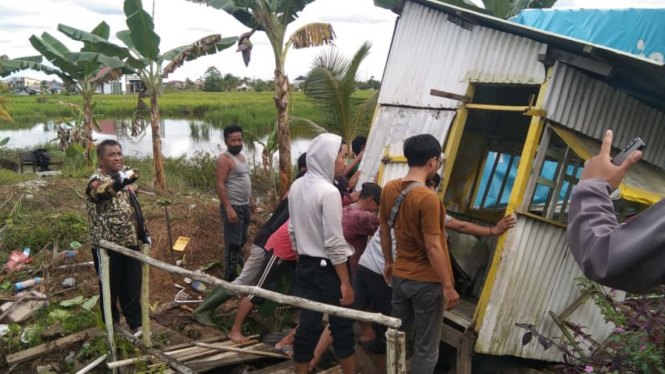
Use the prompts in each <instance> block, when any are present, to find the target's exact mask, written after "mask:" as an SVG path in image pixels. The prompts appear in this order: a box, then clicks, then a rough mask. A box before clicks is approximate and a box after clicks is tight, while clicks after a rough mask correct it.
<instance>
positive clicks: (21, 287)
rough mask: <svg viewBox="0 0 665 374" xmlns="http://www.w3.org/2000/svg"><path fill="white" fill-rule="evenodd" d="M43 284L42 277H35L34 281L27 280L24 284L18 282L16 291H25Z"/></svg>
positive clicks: (15, 284)
mask: <svg viewBox="0 0 665 374" xmlns="http://www.w3.org/2000/svg"><path fill="white" fill-rule="evenodd" d="M40 283H42V278H40V277H34V278H32V279H27V280H24V281H22V282H16V283H14V289H15V290H16V291H20V290H24V289H26V288H30V287H32V286H34V285H36V284H40Z"/></svg>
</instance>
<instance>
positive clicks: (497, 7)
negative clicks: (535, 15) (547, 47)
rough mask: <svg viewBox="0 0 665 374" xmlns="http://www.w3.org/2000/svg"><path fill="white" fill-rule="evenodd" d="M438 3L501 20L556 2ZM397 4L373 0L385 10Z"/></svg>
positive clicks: (489, 0)
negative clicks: (482, 6)
mask: <svg viewBox="0 0 665 374" xmlns="http://www.w3.org/2000/svg"><path fill="white" fill-rule="evenodd" d="M438 1H440V2H442V3H447V4H451V5H455V6H458V7H460V8H466V9H470V10H474V11H476V12H481V13H487V14H491V15H493V16H495V17H499V18H503V19H508V18H511V17H514V16H516V15H518V14H519V12H521V11H522V10H524V9H545V8H551V7H552V6H553V5H554V3H556V0H482V1H483V5H484V6H485V7H484V8H480V7H478V6H476V5H475V4H474V3H473V2H471V1H470V0H438ZM399 2H400V0H374V5H376V6H378V7H381V8H386V9H395V8H396V6H397V5H398V3H399Z"/></svg>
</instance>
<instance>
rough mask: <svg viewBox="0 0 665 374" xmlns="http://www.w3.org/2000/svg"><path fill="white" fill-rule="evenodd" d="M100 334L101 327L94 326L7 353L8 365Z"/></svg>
mask: <svg viewBox="0 0 665 374" xmlns="http://www.w3.org/2000/svg"><path fill="white" fill-rule="evenodd" d="M96 335H99V329H98V328H97V327H92V328H89V329H87V330H84V331H81V332H77V333H76V334H72V335H69V336H65V337H64V338H60V339H58V340H54V341H52V342H48V343H44V344H40V345H38V346H36V347H32V348H29V349H26V350H24V351H21V352H16V353H13V354H10V355H7V365H10V366H11V365H13V364H16V363H19V362H23V361H26V360H31V359H33V358H36V357H39V356H42V355H44V354H46V353H49V352H51V351H54V350H56V349H64V348H66V347H69V346H71V345H74V344H76V343H80V342H82V341H84V340H86V339H88V338H91V337H93V336H96Z"/></svg>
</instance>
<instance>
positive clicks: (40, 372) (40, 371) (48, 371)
mask: <svg viewBox="0 0 665 374" xmlns="http://www.w3.org/2000/svg"><path fill="white" fill-rule="evenodd" d="M57 373H58V370H57V369H56V368H54V367H53V364H50V365H46V366H37V374H57Z"/></svg>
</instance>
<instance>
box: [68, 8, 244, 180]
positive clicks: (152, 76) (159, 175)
mask: <svg viewBox="0 0 665 374" xmlns="http://www.w3.org/2000/svg"><path fill="white" fill-rule="evenodd" d="M123 9H124V12H125V16H126V17H127V19H126V23H127V27H128V28H129V30H123V31H120V32H118V33H117V34H116V36H117V37H118V39H120V40H121V41H122V42H123V43H124V44H125V46H126V48H125V47H119V46H117V45H115V44H112V43H110V42H108V41H100V40H97V39H96V38H95V37H94V35H90V34H88V33H83V32H81V31H80V30H76V29H73V28H67V29H60V27H59V29H60V31H63V32H64V33H65V34H67V35H68V36H70V37H71V38H73V39H75V40H81V41H91V40H94V41H95V42H96V43H99V44H101V45H103V46H105V47H107V48H109V49H120V50H122V51H123V52H124V54H125V56H126V61H125V62H126V64H127V67H128V69H129V72H130V73H133V74H136V75H138V76H139V77H140V78H141V82H142V83H143V85H144V86H145V89H146V95H147V97H149V98H150V125H151V126H150V127H151V129H152V155H153V162H154V165H155V187H156V188H157V189H159V190H164V189H165V188H166V176H165V174H164V159H163V156H162V140H161V135H160V131H159V125H160V113H159V103H158V97H159V95H160V91H161V86H162V79H163V78H166V77H167V76H168V75H169V74H171V73H173V72H174V71H175V70H176V69H178V68H179V67H180V66H182V64H184V63H185V61H191V60H194V59H196V58H199V57H201V56H205V55H209V54H213V53H217V52H219V51H221V50H224V49H226V48H229V47H231V46H232V45H233V44H234V43H235V42H236V40H238V39H237V38H235V37H232V38H225V39H222V36H221V35H219V34H214V35H209V36H206V37H204V38H202V39H200V40H198V41H196V42H194V43H192V44H188V45H184V46H180V47H177V48H174V49H172V50H170V51H168V52H165V53H164V54H160V52H159V48H160V42H161V38H160V37H159V35H157V33H155V24H154V22H153V19H152V17H151V16H150V15H149V14H148V13H147V12H146V11H145V10H143V3H142V2H141V0H125V2H124V7H123ZM165 61H170V62H169V63H168V64H167V65H166V66H165V67H163V68H162V64H163V63H164V62H165ZM141 99H142V97H141V94H139V101H138V104H137V109H140V108H143V107H145V106H146V105H145V103H144V102H143V101H142V100H141Z"/></svg>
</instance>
